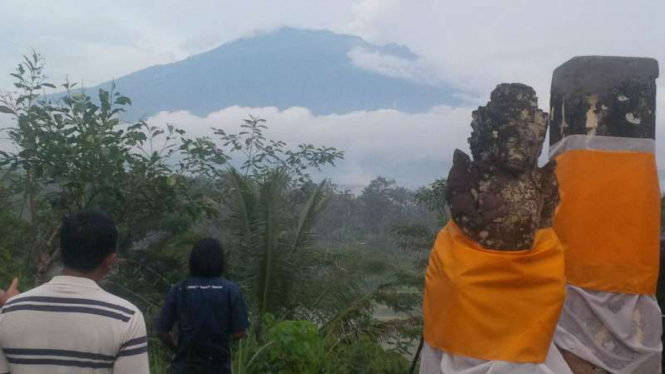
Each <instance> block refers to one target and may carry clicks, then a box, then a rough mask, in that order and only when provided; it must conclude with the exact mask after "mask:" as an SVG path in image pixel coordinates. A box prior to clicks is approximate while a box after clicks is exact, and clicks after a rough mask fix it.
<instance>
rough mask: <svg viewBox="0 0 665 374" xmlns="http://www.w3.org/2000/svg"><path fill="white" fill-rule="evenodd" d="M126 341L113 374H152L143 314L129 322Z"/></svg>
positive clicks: (137, 314)
mask: <svg viewBox="0 0 665 374" xmlns="http://www.w3.org/2000/svg"><path fill="white" fill-rule="evenodd" d="M128 324H129V326H128V327H127V332H126V333H125V334H124V335H125V337H124V339H125V341H124V343H123V344H122V345H121V346H120V350H119V351H118V356H117V358H116V360H115V363H114V365H113V374H150V364H149V363H148V337H147V335H146V329H145V320H144V319H143V313H141V312H138V311H137V312H136V314H134V316H133V317H132V319H131V320H129V322H128Z"/></svg>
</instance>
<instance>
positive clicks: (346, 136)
mask: <svg viewBox="0 0 665 374" xmlns="http://www.w3.org/2000/svg"><path fill="white" fill-rule="evenodd" d="M248 114H252V115H254V116H258V117H261V118H264V119H266V120H267V123H268V126H269V130H268V132H267V133H266V135H267V136H268V137H269V138H271V139H279V140H284V141H286V142H287V144H289V145H291V146H295V145H297V144H300V143H312V144H314V145H326V146H331V147H336V148H338V149H340V150H343V151H345V153H346V156H345V160H343V161H341V162H340V163H339V164H338V168H337V170H332V169H329V170H327V172H328V173H331V175H333V178H334V181H335V182H337V183H339V184H342V185H347V186H358V185H365V184H367V183H368V182H369V181H370V180H371V179H372V178H374V177H376V176H379V175H382V176H385V177H389V178H395V179H397V181H398V182H399V183H400V184H402V185H404V186H409V187H418V186H421V185H424V184H425V183H428V182H431V181H432V180H434V179H435V178H440V177H444V176H445V175H447V167H448V166H449V164H450V160H451V157H452V154H453V150H454V149H455V148H461V149H463V150H465V151H468V146H467V145H466V138H467V137H468V133H469V126H468V125H469V122H470V116H471V108H451V107H446V106H441V107H436V108H434V109H432V110H430V111H428V112H426V113H418V114H407V113H403V112H399V111H395V110H379V111H371V112H367V111H360V112H353V113H349V114H345V115H321V116H315V115H313V114H312V113H311V112H310V111H309V110H307V109H305V108H299V107H293V108H289V109H286V110H283V111H280V110H278V109H277V108H274V107H267V108H242V107H230V108H226V109H224V110H221V111H218V112H215V113H212V114H210V115H208V116H206V117H204V118H202V117H197V116H195V115H192V114H190V113H189V112H185V111H180V112H162V113H159V114H157V115H156V116H154V117H151V118H150V119H149V120H148V121H149V122H150V123H151V124H153V125H161V126H164V125H165V124H166V123H173V124H177V125H178V126H179V127H181V128H183V129H185V130H186V131H187V132H188V134H189V135H190V136H205V135H210V134H211V133H212V131H211V130H210V129H211V128H212V127H217V128H223V129H224V130H225V131H227V132H237V131H239V128H240V124H241V123H242V119H244V118H247V117H248ZM438 167H440V169H437V168H438ZM433 168H434V169H437V170H438V172H437V173H435V174H433V173H432V170H433Z"/></svg>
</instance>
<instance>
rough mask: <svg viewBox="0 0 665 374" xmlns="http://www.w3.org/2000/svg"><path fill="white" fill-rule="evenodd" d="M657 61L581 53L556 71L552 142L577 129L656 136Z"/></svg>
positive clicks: (592, 132) (575, 131)
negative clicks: (584, 54)
mask: <svg viewBox="0 0 665 374" xmlns="http://www.w3.org/2000/svg"><path fill="white" fill-rule="evenodd" d="M657 77H658V62H657V61H656V60H654V59H651V58H634V57H609V56H581V57H574V58H572V59H571V60H570V61H568V62H566V63H564V64H563V65H561V66H559V67H558V68H557V69H556V70H554V74H553V76H552V90H551V99H550V115H551V119H552V123H551V126H550V144H555V143H557V142H558V141H559V140H561V139H562V138H563V137H565V136H567V135H573V134H590V135H606V136H621V137H631V138H651V139H654V138H655V133H656V131H655V127H656V113H655V107H656V81H655V80H656V78H657Z"/></svg>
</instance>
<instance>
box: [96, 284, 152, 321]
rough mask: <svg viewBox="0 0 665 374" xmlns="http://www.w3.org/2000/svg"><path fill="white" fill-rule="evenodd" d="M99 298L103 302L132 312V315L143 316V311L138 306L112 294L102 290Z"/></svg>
mask: <svg viewBox="0 0 665 374" xmlns="http://www.w3.org/2000/svg"><path fill="white" fill-rule="evenodd" d="M97 298H98V299H99V301H101V302H107V303H109V304H113V305H117V306H119V307H123V308H125V309H128V310H131V311H132V314H137V315H142V313H141V310H140V309H139V308H138V307H137V306H136V305H134V304H132V303H131V302H129V301H128V300H125V299H123V298H122V297H120V296H117V295H114V294H112V293H110V292H107V291H104V290H102V292H101V293H100V294H99V296H97Z"/></svg>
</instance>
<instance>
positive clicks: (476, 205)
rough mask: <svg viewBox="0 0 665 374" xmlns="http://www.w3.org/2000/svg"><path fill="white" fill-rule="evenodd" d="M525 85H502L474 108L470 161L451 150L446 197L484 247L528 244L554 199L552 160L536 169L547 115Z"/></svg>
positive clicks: (545, 224)
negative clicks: (483, 103) (486, 101)
mask: <svg viewBox="0 0 665 374" xmlns="http://www.w3.org/2000/svg"><path fill="white" fill-rule="evenodd" d="M537 101H538V99H537V97H536V93H535V91H534V90H533V89H532V88H531V87H529V86H526V85H523V84H518V83H513V84H500V85H499V86H497V88H496V89H495V90H494V91H493V92H492V95H491V98H490V102H489V103H488V104H487V106H484V107H479V108H478V110H476V111H474V112H473V121H472V122H471V127H472V128H473V132H472V134H471V137H470V138H469V144H470V145H471V153H472V155H473V160H471V158H470V157H469V156H468V155H466V154H465V153H464V152H462V151H460V150H455V154H454V157H453V167H452V168H451V170H450V174H449V176H448V192H447V200H448V204H449V206H450V209H451V213H452V218H453V220H454V221H455V223H457V225H458V226H459V227H460V228H461V229H462V230H463V231H464V232H465V233H466V234H467V235H469V236H470V237H471V238H473V239H474V240H476V241H477V242H478V243H480V244H481V245H482V246H483V247H485V248H489V249H497V250H523V249H530V248H531V247H532V245H533V239H534V236H535V232H536V230H538V229H539V228H543V227H549V226H551V224H552V217H553V215H554V210H555V208H556V205H557V204H558V200H559V198H558V185H557V183H556V176H555V174H554V168H555V164H554V162H551V163H549V164H548V165H546V166H545V167H543V168H538V156H539V155H540V153H541V151H542V146H543V142H544V141H545V134H546V132H547V114H546V113H543V111H542V110H540V109H538V102H537Z"/></svg>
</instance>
